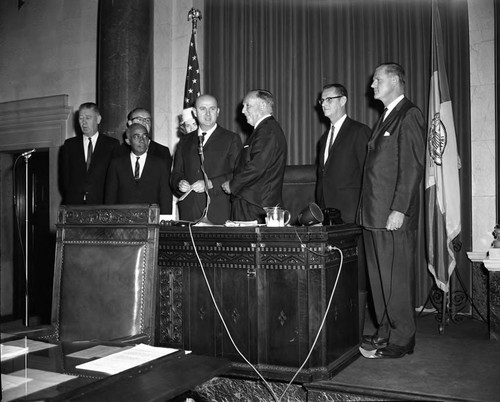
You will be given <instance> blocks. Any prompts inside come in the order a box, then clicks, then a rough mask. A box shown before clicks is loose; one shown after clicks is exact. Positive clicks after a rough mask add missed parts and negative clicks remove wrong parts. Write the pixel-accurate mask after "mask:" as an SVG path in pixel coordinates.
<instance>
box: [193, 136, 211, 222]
mask: <svg viewBox="0 0 500 402" xmlns="http://www.w3.org/2000/svg"><path fill="white" fill-rule="evenodd" d="M198 153H199V154H200V167H201V172H202V174H203V182H204V183H205V194H206V195H207V205H206V207H205V209H204V210H203V215H202V216H201V218H200V219H198V220H197V221H196V223H195V224H198V223H202V224H205V225H213V223H212V222H210V220H209V219H208V216H207V215H208V207H209V206H210V195H209V194H208V176H207V173H206V172H205V155H204V154H203V137H202V136H201V135H199V134H198Z"/></svg>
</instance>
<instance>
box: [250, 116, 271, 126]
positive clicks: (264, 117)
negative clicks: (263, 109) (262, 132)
mask: <svg viewBox="0 0 500 402" xmlns="http://www.w3.org/2000/svg"><path fill="white" fill-rule="evenodd" d="M269 116H272V114H266V115H265V116H262V117H261V118H260V119H259V120H257V123H255V126H253V128H254V130H255V129H256V128H257V126H258V125H259V124H260V122H261V121H262V120H264V119H266V118H268V117H269Z"/></svg>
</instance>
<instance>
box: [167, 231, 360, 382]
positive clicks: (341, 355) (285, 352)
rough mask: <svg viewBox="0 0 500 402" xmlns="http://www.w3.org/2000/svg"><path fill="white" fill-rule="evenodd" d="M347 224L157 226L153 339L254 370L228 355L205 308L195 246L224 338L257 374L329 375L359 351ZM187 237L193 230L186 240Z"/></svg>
mask: <svg viewBox="0 0 500 402" xmlns="http://www.w3.org/2000/svg"><path fill="white" fill-rule="evenodd" d="M360 233H361V229H360V228H359V227H358V226H355V225H339V226H326V227H324V226H314V227H285V228H267V227H248V228H227V227H192V228H191V232H190V228H186V227H183V228H180V227H172V226H162V228H161V229H160V245H159V271H160V334H159V340H160V341H159V342H160V345H162V346H168V347H174V348H184V349H186V350H192V351H193V353H196V354H202V355H208V356H217V357H224V358H227V359H229V360H231V361H232V362H233V365H232V369H231V370H230V374H231V375H234V376H238V377H242V378H256V377H257V375H256V374H255V372H254V371H253V370H252V368H251V367H250V366H249V365H248V364H247V363H245V362H244V360H243V359H242V357H241V356H240V355H239V354H238V353H237V351H236V349H235V347H234V346H233V344H232V343H231V341H230V338H229V336H228V334H227V332H226V331H225V329H224V326H223V324H222V321H221V319H220V318H219V316H218V314H217V311H216V309H215V307H214V302H213V300H212V296H211V295H210V292H209V290H208V287H207V284H206V281H205V279H204V274H203V270H202V268H201V266H200V263H199V261H198V258H197V255H196V253H195V247H194V246H193V240H194V244H195V246H196V250H197V253H198V255H199V258H200V260H201V263H202V265H203V268H204V272H205V274H206V277H207V279H208V282H209V284H210V287H211V289H212V292H213V298H214V299H215V302H216V303H217V305H218V307H219V309H220V311H221V314H222V316H223V318H224V321H225V323H226V325H227V327H228V329H229V332H230V334H231V337H232V338H233V340H234V342H235V343H236V345H237V347H238V349H239V350H240V351H241V353H242V354H243V355H244V356H245V357H246V358H247V359H248V360H249V361H250V362H251V363H252V364H253V365H254V366H255V367H256V368H257V369H258V370H259V372H260V373H261V374H262V375H263V376H264V378H266V379H270V380H283V381H289V380H291V378H292V377H293V375H294V374H295V372H296V371H297V369H298V368H299V367H300V366H301V365H302V363H303V362H304V360H305V358H306V357H307V355H308V353H309V350H310V348H311V346H312V344H313V342H314V339H315V338H316V334H317V332H318V328H319V327H320V324H321V322H322V320H323V317H324V315H325V312H326V308H327V304H328V301H329V299H330V295H331V292H332V290H333V287H334V284H335V281H336V279H337V274H338V272H339V267H340V263H341V254H340V253H339V252H338V251H336V250H332V246H335V247H337V248H339V249H340V250H341V251H342V254H343V264H342V268H341V273H340V276H339V280H338V284H337V287H336V290H335V295H334V297H333V301H332V304H331V307H330V311H329V312H328V315H327V318H326V322H325V325H324V327H323V330H322V331H321V334H320V336H319V339H318V342H317V344H316V346H315V348H314V350H313V352H312V354H311V357H310V358H309V360H308V361H307V363H306V364H305V366H304V368H303V369H302V371H301V372H300V374H299V375H298V376H297V377H296V379H295V381H296V382H299V383H302V382H311V381H316V380H321V379H327V378H330V377H331V376H332V375H333V374H334V373H335V372H337V371H339V370H340V369H342V368H343V367H344V366H345V365H347V364H349V363H350V362H351V361H352V360H353V359H354V358H355V357H356V356H357V355H358V345H359V334H360V331H359V318H358V316H359V308H358V268H357V240H358V237H359V235H360ZM191 236H192V238H191Z"/></svg>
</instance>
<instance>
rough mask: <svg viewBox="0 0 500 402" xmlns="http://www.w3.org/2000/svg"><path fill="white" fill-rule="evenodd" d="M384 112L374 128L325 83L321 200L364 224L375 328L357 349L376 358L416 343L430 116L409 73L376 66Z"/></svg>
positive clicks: (375, 80) (340, 91)
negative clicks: (408, 88) (409, 88)
mask: <svg viewBox="0 0 500 402" xmlns="http://www.w3.org/2000/svg"><path fill="white" fill-rule="evenodd" d="M371 87H372V89H373V92H374V98H375V99H377V100H380V101H381V102H382V103H383V104H384V106H385V109H384V112H383V114H382V115H381V116H380V118H379V120H378V122H377V123H376V125H375V127H374V128H373V130H370V129H369V128H368V127H367V126H365V125H364V124H361V123H359V122H356V121H354V120H352V119H350V118H349V117H348V116H347V114H346V103H347V91H346V89H345V88H344V87H343V86H342V85H340V84H333V85H327V86H325V87H324V88H323V92H322V96H321V99H320V100H319V102H320V104H321V106H322V109H323V112H324V114H325V116H326V117H328V118H329V119H330V121H331V127H330V129H329V130H328V131H327V132H326V133H325V134H324V135H323V136H322V138H321V140H320V142H319V152H318V175H317V177H318V181H317V194H316V195H317V201H318V203H319V204H320V205H321V206H322V207H329V208H337V209H339V210H340V211H341V213H342V218H343V220H344V221H345V222H347V223H358V224H359V225H361V226H362V228H363V237H362V240H363V241H362V242H360V243H358V245H359V247H358V249H359V250H360V253H359V257H360V260H361V263H360V266H359V268H360V273H361V274H362V273H363V271H364V263H365V259H364V254H365V253H366V267H367V272H368V278H369V282H370V287H371V295H372V300H373V304H374V310H375V316H376V317H375V318H376V328H377V329H376V332H375V333H374V334H366V335H364V336H363V339H362V345H361V347H360V351H361V353H362V354H363V356H364V357H367V358H372V359H386V358H400V357H403V356H405V355H406V354H411V353H413V350H414V347H415V333H416V323H415V309H414V306H415V304H414V289H415V277H414V275H415V266H416V260H415V259H416V243H417V237H416V236H417V228H418V211H419V189H420V184H421V181H422V178H423V173H424V160H425V120H424V117H423V115H422V112H421V111H420V110H419V109H418V108H417V107H416V106H415V105H414V104H413V103H411V102H410V101H409V100H408V99H407V98H406V97H405V95H404V93H405V72H404V69H403V67H402V66H401V65H399V64H397V63H383V64H381V65H379V66H378V67H377V68H376V70H375V73H374V75H373V82H372V85H371Z"/></svg>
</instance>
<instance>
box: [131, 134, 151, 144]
mask: <svg viewBox="0 0 500 402" xmlns="http://www.w3.org/2000/svg"><path fill="white" fill-rule="evenodd" d="M148 139H149V137H148V135H147V134H146V133H143V134H132V140H133V141H135V142H139V141H147V140H148Z"/></svg>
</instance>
